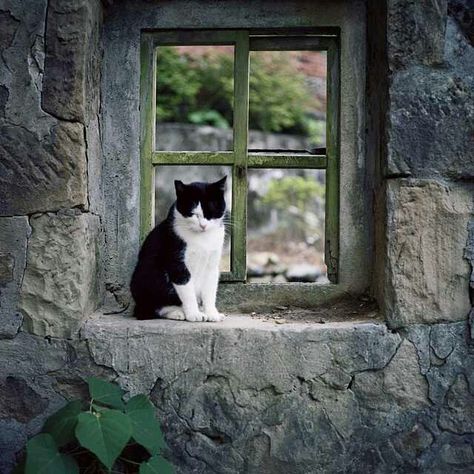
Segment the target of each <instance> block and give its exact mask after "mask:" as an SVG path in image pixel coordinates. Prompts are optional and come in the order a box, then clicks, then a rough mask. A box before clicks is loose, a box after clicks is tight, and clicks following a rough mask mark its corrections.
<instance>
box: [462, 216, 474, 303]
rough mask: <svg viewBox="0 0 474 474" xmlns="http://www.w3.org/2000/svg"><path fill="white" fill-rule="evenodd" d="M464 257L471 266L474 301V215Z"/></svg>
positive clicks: (470, 223)
mask: <svg viewBox="0 0 474 474" xmlns="http://www.w3.org/2000/svg"><path fill="white" fill-rule="evenodd" d="M464 258H465V259H466V260H467V261H468V262H469V265H470V266H471V279H470V286H471V300H472V301H474V217H473V218H472V219H471V221H470V222H469V225H468V238H467V245H466V248H465V249H464Z"/></svg>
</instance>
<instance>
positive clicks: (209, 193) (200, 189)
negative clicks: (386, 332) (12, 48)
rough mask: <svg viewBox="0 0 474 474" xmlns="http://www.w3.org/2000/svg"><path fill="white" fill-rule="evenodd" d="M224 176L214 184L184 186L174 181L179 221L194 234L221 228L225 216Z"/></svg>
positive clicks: (225, 177) (180, 182) (197, 183)
mask: <svg viewBox="0 0 474 474" xmlns="http://www.w3.org/2000/svg"><path fill="white" fill-rule="evenodd" d="M226 179H227V176H224V177H223V178H222V179H220V180H219V181H216V182H215V183H199V182H196V183H191V184H184V183H183V182H182V181H175V182H174V186H175V189H176V210H177V211H178V213H179V214H180V221H181V222H182V224H183V225H185V226H186V227H187V228H188V229H189V230H192V231H194V232H199V233H201V232H208V231H210V230H213V229H216V228H218V227H222V225H223V220H224V214H225V208H226V205H225V199H224V192H225V183H226Z"/></svg>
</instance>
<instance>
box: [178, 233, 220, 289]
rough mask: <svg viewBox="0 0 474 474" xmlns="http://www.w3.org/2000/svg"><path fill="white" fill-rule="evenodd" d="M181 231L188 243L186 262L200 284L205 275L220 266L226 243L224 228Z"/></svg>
mask: <svg viewBox="0 0 474 474" xmlns="http://www.w3.org/2000/svg"><path fill="white" fill-rule="evenodd" d="M180 233H181V235H180V237H181V238H182V239H183V240H184V242H185V244H186V249H185V251H184V263H185V265H186V267H187V269H188V270H189V272H190V273H191V277H192V279H193V281H194V283H195V285H197V286H199V285H200V282H201V281H203V280H205V278H204V276H205V275H206V274H207V273H208V272H209V271H211V270H214V269H215V268H216V267H218V266H219V261H220V257H221V254H222V247H223V245H224V228H219V229H214V230H212V231H211V232H203V233H195V232H180ZM197 289H198V288H197Z"/></svg>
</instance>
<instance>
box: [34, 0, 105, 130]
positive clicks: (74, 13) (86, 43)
mask: <svg viewBox="0 0 474 474" xmlns="http://www.w3.org/2000/svg"><path fill="white" fill-rule="evenodd" d="M46 20H47V26H48V27H47V29H46V38H45V42H46V44H45V60H44V74H45V76H44V80H43V93H42V105H43V109H44V110H45V111H46V112H48V113H49V114H51V115H53V116H55V117H58V118H60V119H63V120H71V121H77V122H81V123H84V122H85V121H86V119H87V118H88V117H89V116H90V113H91V108H96V104H97V97H96V95H97V94H98V89H97V88H95V87H94V85H96V84H97V83H98V81H99V77H98V73H99V67H98V64H99V63H100V59H101V57H100V52H99V50H98V48H97V44H98V34H99V24H100V21H101V7H100V2H99V0H92V1H91V0H74V1H64V0H49V2H48V17H47V19H46ZM94 112H95V113H96V111H94Z"/></svg>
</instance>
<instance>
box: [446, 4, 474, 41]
mask: <svg viewBox="0 0 474 474" xmlns="http://www.w3.org/2000/svg"><path fill="white" fill-rule="evenodd" d="M448 13H449V15H451V16H452V17H453V18H455V19H456V21H457V22H458V23H459V26H460V27H461V29H462V30H463V32H464V34H465V35H466V37H467V38H468V39H469V41H470V42H471V44H472V45H474V4H473V3H472V1H471V0H449V1H448Z"/></svg>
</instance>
